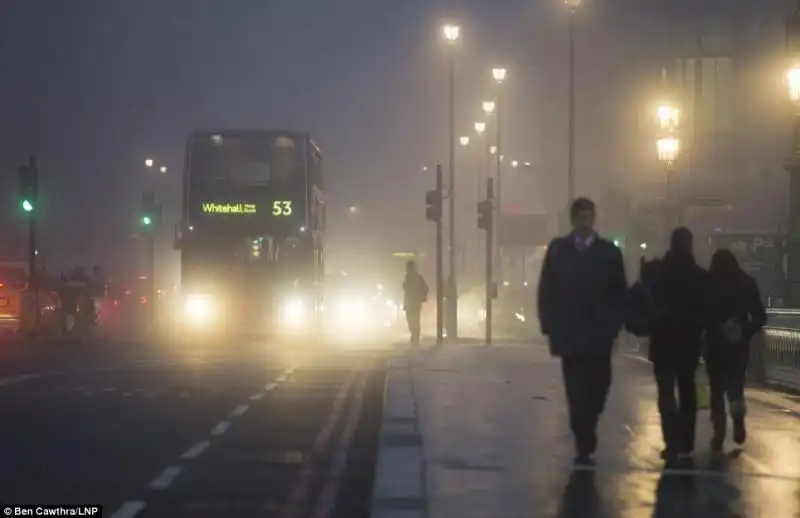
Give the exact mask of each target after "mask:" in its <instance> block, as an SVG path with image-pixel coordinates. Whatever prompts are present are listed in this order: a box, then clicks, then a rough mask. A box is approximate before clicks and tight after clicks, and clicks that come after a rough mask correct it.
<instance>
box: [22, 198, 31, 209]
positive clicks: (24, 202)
mask: <svg viewBox="0 0 800 518" xmlns="http://www.w3.org/2000/svg"><path fill="white" fill-rule="evenodd" d="M22 210H24V211H25V212H32V211H33V203H31V202H30V200H22Z"/></svg>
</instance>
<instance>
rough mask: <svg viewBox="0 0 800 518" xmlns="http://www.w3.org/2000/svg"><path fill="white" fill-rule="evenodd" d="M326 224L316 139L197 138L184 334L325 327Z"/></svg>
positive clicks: (191, 150)
mask: <svg viewBox="0 0 800 518" xmlns="http://www.w3.org/2000/svg"><path fill="white" fill-rule="evenodd" d="M325 224H326V211H325V175H324V172H323V169H322V155H321V153H320V150H319V148H318V147H317V145H316V144H315V143H314V141H313V140H312V139H311V137H310V136H309V135H308V134H307V133H303V132H294V131H277V130H252V131H250V130H248V131H195V132H194V133H192V135H191V136H190V137H189V141H188V144H187V147H186V168H185V171H184V176H183V215H182V221H181V222H180V225H179V228H178V230H177V232H176V246H177V247H178V248H179V249H180V250H181V284H182V287H181V291H182V298H183V306H182V313H183V319H182V320H183V321H184V322H185V324H187V325H185V326H183V328H184V330H191V329H198V330H203V331H204V332H206V331H208V330H210V328H214V327H215V328H217V329H227V330H242V331H254V332H261V331H264V332H275V331H292V332H307V331H316V330H317V329H318V326H319V315H318V313H319V311H320V308H321V302H322V282H323V280H324V236H325Z"/></svg>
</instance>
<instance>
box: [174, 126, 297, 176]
mask: <svg viewBox="0 0 800 518" xmlns="http://www.w3.org/2000/svg"><path fill="white" fill-rule="evenodd" d="M303 149H304V146H303V145H302V142H297V141H296V139H293V138H292V137H289V136H284V135H280V134H277V133H274V132H242V133H230V134H203V135H196V136H195V138H194V139H193V140H192V146H191V157H190V171H189V174H190V177H191V182H192V183H194V184H196V183H205V182H209V181H215V180H227V181H231V182H234V183H240V184H246V185H270V184H284V185H286V184H294V183H298V184H300V183H302V182H303V181H304V178H303V176H304V175H303V172H304V163H303V156H304V155H303Z"/></svg>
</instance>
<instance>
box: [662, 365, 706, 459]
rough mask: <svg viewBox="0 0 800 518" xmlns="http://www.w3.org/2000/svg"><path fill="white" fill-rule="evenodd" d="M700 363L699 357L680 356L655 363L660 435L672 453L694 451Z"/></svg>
mask: <svg viewBox="0 0 800 518" xmlns="http://www.w3.org/2000/svg"><path fill="white" fill-rule="evenodd" d="M698 362H699V358H688V357H682V356H677V357H676V358H669V359H662V360H659V361H656V362H654V363H653V372H654V373H655V376H656V386H657V389H658V411H659V413H660V414H661V432H662V433H663V434H664V442H665V443H666V444H667V450H668V451H670V452H674V453H691V452H692V450H694V439H695V426H696V423H697V391H696V385H695V371H696V370H697V364H698ZM676 387H677V389H678V398H677V400H676V398H675V388H676Z"/></svg>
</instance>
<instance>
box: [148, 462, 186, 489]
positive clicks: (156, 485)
mask: <svg viewBox="0 0 800 518" xmlns="http://www.w3.org/2000/svg"><path fill="white" fill-rule="evenodd" d="M180 473H181V468H179V467H178V466H170V467H168V468H167V469H165V470H164V471H163V472H162V473H161V474H160V475H159V476H158V477H156V478H154V479H153V481H152V482H150V489H157V490H162V489H167V488H168V487H169V486H170V485H171V484H172V481H173V480H175V477H177V476H178V475H180Z"/></svg>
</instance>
